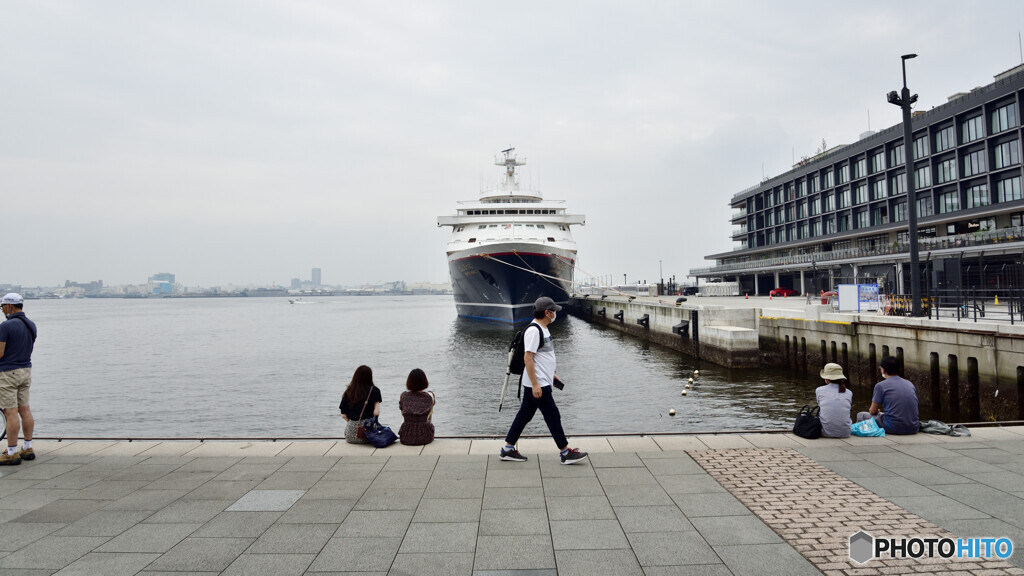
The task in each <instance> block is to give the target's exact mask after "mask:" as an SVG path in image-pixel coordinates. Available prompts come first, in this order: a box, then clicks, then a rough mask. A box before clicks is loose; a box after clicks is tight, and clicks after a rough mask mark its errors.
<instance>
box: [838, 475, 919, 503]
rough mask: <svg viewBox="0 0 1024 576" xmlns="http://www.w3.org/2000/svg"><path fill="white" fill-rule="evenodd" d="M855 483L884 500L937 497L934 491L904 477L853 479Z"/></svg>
mask: <svg viewBox="0 0 1024 576" xmlns="http://www.w3.org/2000/svg"><path fill="white" fill-rule="evenodd" d="M853 481H854V482H856V483H857V484H860V485H861V486H863V487H864V488H867V489H868V490H870V491H872V492H874V493H875V494H878V495H879V496H881V497H883V498H889V497H893V496H936V495H937V494H936V493H935V491H934V490H931V489H929V488H928V487H927V486H921V485H920V484H918V483H917V482H914V481H912V480H907V479H906V478H903V477H902V476H893V477H886V478H853Z"/></svg>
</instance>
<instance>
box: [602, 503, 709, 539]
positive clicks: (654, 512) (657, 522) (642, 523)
mask: <svg viewBox="0 0 1024 576" xmlns="http://www.w3.org/2000/svg"><path fill="white" fill-rule="evenodd" d="M614 510H615V515H616V517H618V519H619V525H620V526H622V530H623V531H625V532H627V533H629V532H689V531H693V530H694V527H693V524H691V523H690V521H689V520H687V519H686V516H684V515H683V513H682V512H681V511H680V510H679V508H678V507H677V506H675V505H671V506H617V507H615V508H614Z"/></svg>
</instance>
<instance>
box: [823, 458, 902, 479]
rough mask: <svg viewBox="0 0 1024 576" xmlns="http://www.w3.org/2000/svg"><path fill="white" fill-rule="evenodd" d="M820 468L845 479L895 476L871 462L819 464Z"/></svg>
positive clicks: (893, 473)
mask: <svg viewBox="0 0 1024 576" xmlns="http://www.w3.org/2000/svg"><path fill="white" fill-rule="evenodd" d="M820 464H821V465H822V466H824V467H825V468H828V469H829V470H831V471H833V472H835V473H836V474H839V475H840V476H843V477H845V478H873V477H884V476H895V475H896V473H895V472H890V471H889V470H887V469H885V468H882V467H881V466H879V465H877V464H872V463H871V462H863V461H860V460H858V461H856V462H820Z"/></svg>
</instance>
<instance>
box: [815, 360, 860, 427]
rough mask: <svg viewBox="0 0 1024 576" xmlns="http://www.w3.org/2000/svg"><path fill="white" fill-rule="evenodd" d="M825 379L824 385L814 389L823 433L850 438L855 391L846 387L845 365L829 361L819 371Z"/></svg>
mask: <svg viewBox="0 0 1024 576" xmlns="http://www.w3.org/2000/svg"><path fill="white" fill-rule="evenodd" d="M819 376H821V377H822V378H823V379H824V380H825V385H824V386H819V387H818V388H816V389H815V390H814V395H815V396H816V397H817V399H818V417H819V418H821V435H822V436H828V437H829V438H849V436H850V425H851V424H853V422H851V421H850V409H851V408H852V407H853V392H851V391H850V390H847V389H846V376H845V375H843V367H842V366H840V365H839V364H834V363H832V362H829V363H828V364H825V367H824V368H822V369H821V372H820V373H819Z"/></svg>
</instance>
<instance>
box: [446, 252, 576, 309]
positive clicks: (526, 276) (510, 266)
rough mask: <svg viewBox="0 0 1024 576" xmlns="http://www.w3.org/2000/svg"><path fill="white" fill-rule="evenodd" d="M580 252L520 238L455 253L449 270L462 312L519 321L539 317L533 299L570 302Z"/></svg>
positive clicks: (561, 302) (449, 259) (449, 263)
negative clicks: (577, 253)
mask: <svg viewBox="0 0 1024 576" xmlns="http://www.w3.org/2000/svg"><path fill="white" fill-rule="evenodd" d="M575 257H576V254H575V253H574V252H569V251H567V250H561V249H552V248H550V247H546V246H540V245H536V246H530V245H524V244H520V243H516V244H515V245H506V246H502V245H491V246H487V247H486V248H481V249H475V250H463V251H460V252H456V253H453V254H451V255H450V256H449V257H448V271H449V272H450V274H451V279H452V289H453V291H454V294H455V307H456V309H457V310H458V313H459V316H465V317H469V318H478V319H482V320H491V321H497V322H506V323H510V324H515V323H519V322H528V321H530V320H532V319H533V303H534V301H536V300H537V298H540V297H541V296H548V297H550V298H551V299H553V300H554V301H555V302H557V303H559V304H565V303H566V302H568V300H569V292H570V289H571V286H572V273H573V263H574V261H575ZM538 273H539V274H538Z"/></svg>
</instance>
